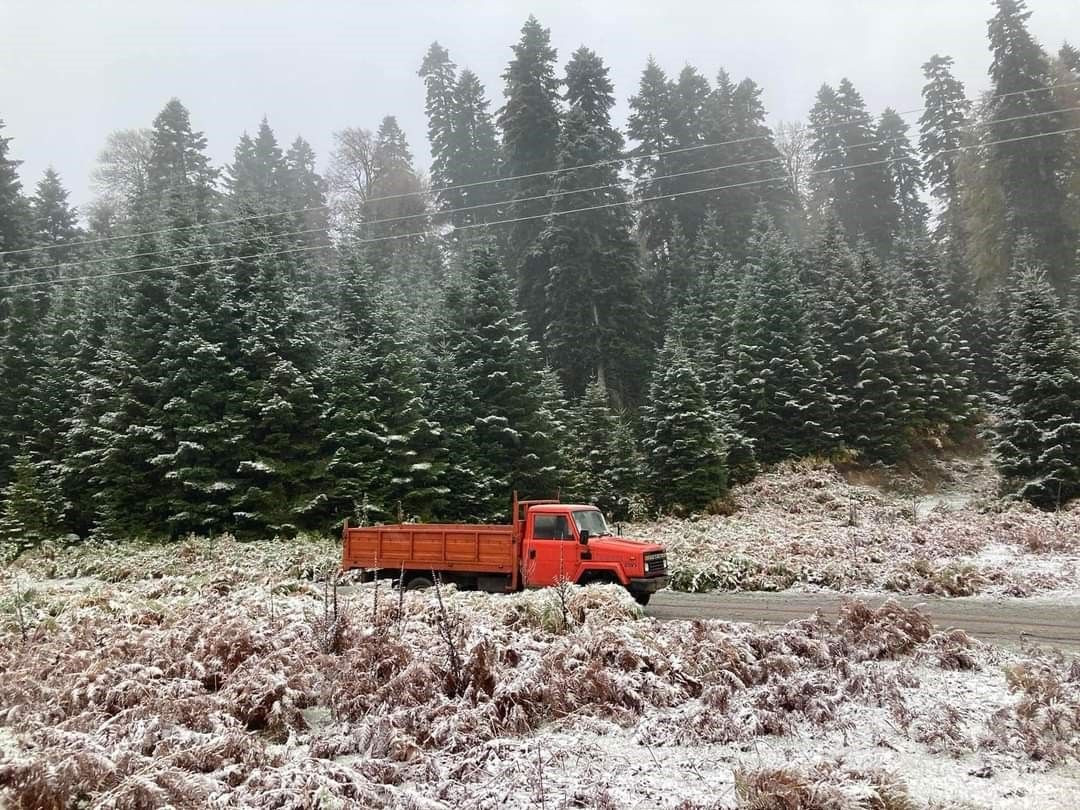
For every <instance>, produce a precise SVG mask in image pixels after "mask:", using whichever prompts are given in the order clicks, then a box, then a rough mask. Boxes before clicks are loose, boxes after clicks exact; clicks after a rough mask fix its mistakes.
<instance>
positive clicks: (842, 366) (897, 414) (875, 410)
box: [817, 250, 910, 463]
mask: <svg viewBox="0 0 1080 810" xmlns="http://www.w3.org/2000/svg"><path fill="white" fill-rule="evenodd" d="M817 332H818V336H819V338H820V340H821V342H822V345H821V351H822V352H824V353H825V354H823V357H824V363H823V365H824V367H825V371H826V374H827V378H828V380H829V386H830V388H831V393H832V396H833V402H834V404H835V407H836V415H837V419H838V422H839V425H840V430H841V436H842V438H843V440H844V444H845V445H846V446H847V447H848V448H850V449H851V450H854V451H856V452H857V453H858V454H859V455H860V456H861V457H862V458H864V459H868V460H871V461H877V460H880V461H884V462H886V463H891V462H894V461H896V460H898V459H899V458H901V457H902V456H903V454H904V452H905V451H906V449H907V442H908V429H909V424H910V414H909V409H908V404H907V403H906V402H905V401H904V393H905V392H906V391H908V390H909V386H910V383H909V375H910V370H909V367H908V364H907V358H906V347H905V345H904V342H903V333H902V329H901V326H900V324H899V323H898V319H897V316H896V313H895V312H894V311H893V309H892V307H891V304H890V302H889V300H888V296H887V293H886V288H885V283H884V279H883V277H882V274H881V271H880V269H879V267H878V264H877V262H876V260H875V259H874V258H873V256H872V255H870V254H869V253H868V252H867V251H866V250H863V251H860V255H859V256H858V260H857V261H845V262H844V265H843V266H842V274H840V275H838V276H836V277H835V278H833V279H832V280H831V282H830V285H829V289H828V293H827V296H826V297H825V298H824V299H823V308H822V310H821V311H820V312H819V314H818V316H817Z"/></svg>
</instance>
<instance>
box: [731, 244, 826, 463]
mask: <svg viewBox="0 0 1080 810" xmlns="http://www.w3.org/2000/svg"><path fill="white" fill-rule="evenodd" d="M753 250H754V254H755V255H754V257H753V258H752V259H751V261H750V263H749V264H748V265H747V267H746V269H745V271H744V272H743V286H742V290H741V293H740V295H739V302H738V307H737V309H736V311H735V319H734V334H733V337H732V343H733V347H732V360H731V382H730V388H729V391H728V396H729V397H730V402H731V411H732V412H733V413H734V415H735V417H736V420H737V426H738V428H739V430H740V431H741V432H743V433H744V434H746V435H747V436H748V437H749V438H751V439H752V440H753V442H754V449H755V452H756V456H757V458H759V459H760V460H762V461H765V462H775V461H780V460H781V459H785V458H795V457H799V456H805V455H809V454H811V453H815V452H825V451H828V450H829V449H830V448H832V447H833V446H834V445H835V439H836V436H835V434H834V433H833V432H832V424H833V415H832V404H831V402H830V399H829V396H828V393H827V391H826V390H825V387H824V385H823V382H822V372H821V367H820V366H819V365H818V362H817V360H816V359H815V358H814V356H813V353H812V350H811V346H810V342H809V339H808V336H807V333H806V324H805V321H804V317H805V313H804V312H803V311H802V307H801V303H802V298H801V295H800V291H799V289H798V287H797V284H796V280H795V273H794V265H793V261H792V256H791V248H790V247H789V246H788V244H787V243H786V241H785V240H784V239H783V237H782V236H781V235H780V234H779V233H778V232H777V231H776V230H775V228H770V229H768V230H765V231H764V232H763V233H761V234H759V235H758V236H757V237H756V238H755V240H754V247H753Z"/></svg>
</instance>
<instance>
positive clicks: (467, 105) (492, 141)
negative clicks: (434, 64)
mask: <svg viewBox="0 0 1080 810" xmlns="http://www.w3.org/2000/svg"><path fill="white" fill-rule="evenodd" d="M490 105H491V102H490V101H488V99H487V96H486V93H485V90H484V86H483V85H482V84H481V83H480V79H479V78H478V77H477V75H476V74H475V73H473V72H472V71H471V70H469V69H467V68H466V69H465V70H463V71H461V75H460V76H458V81H457V85H456V86H455V87H454V121H453V127H452V129H451V132H452V134H453V137H452V141H451V150H450V154H451V155H452V158H450V160H449V162H450V164H451V165H452V167H453V171H454V174H453V175H452V180H451V182H452V183H453V184H454V185H456V186H458V193H459V194H460V205H461V206H462V207H466V208H471V209H472V210H470V211H463V212H460V213H458V214H455V215H454V220H453V221H454V223H455V224H456V225H460V226H465V225H475V224H482V223H485V222H491V221H493V220H496V219H498V218H499V217H500V215H501V212H500V209H499V207H498V206H496V205H495V203H499V202H502V200H504V199H505V198H506V196H507V195H506V190H505V188H503V187H501V186H500V185H499V184H496V183H493V182H491V181H493V180H495V179H496V178H497V177H498V176H499V170H500V165H501V164H500V160H501V157H500V153H499V142H498V137H497V135H496V132H495V122H494V120H493V119H492V117H491V113H490V112H489V111H488V107H489V106H490ZM452 199H453V200H454V201H455V204H456V201H457V199H458V198H457V197H454V198H452Z"/></svg>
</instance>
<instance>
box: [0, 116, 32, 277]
mask: <svg viewBox="0 0 1080 810" xmlns="http://www.w3.org/2000/svg"><path fill="white" fill-rule="evenodd" d="M3 129H4V122H3V120H2V119H0V132H3ZM10 142H11V138H5V137H3V136H2V135H0V260H2V261H3V263H4V264H7V263H9V262H10V261H11V260H12V259H13V258H14V257H9V256H4V255H3V254H4V252H6V251H11V250H21V249H22V248H24V247H27V242H28V241H29V232H30V229H31V224H30V207H29V204H28V203H27V201H26V198H25V197H23V195H22V182H21V181H20V180H19V171H18V169H19V165H20V164H21V163H22V161H21V160H13V159H11V158H9V157H8V149H9V148H10V147H9V146H8V144H9V143H10Z"/></svg>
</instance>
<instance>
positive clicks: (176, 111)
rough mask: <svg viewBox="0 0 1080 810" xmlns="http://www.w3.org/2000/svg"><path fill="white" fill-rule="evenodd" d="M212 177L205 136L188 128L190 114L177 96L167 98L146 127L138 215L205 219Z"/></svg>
mask: <svg viewBox="0 0 1080 810" xmlns="http://www.w3.org/2000/svg"><path fill="white" fill-rule="evenodd" d="M216 178H217V172H216V171H215V170H214V169H213V168H212V167H211V166H210V159H209V158H208V157H207V156H206V137H205V136H204V135H203V133H201V132H196V131H194V130H192V128H191V118H190V115H189V114H188V111H187V108H185V107H184V105H183V104H181V103H180V101H179V99H175V98H174V99H171V100H170V101H169V103H168V104H166V105H165V107H164V108H163V109H162V111H161V112H160V113H158V115H157V117H156V118H155V119H154V124H153V127H152V129H151V131H150V163H149V167H148V177H147V201H146V202H145V203H143V204H142V205H140V208H141V209H142V210H141V213H142V215H143V216H144V217H149V218H150V221H153V220H155V219H157V220H159V221H162V220H163V221H164V222H165V224H167V225H170V226H183V225H191V224H194V223H196V222H206V221H207V220H208V219H209V217H210V214H211V212H212V209H213V206H214V201H215V191H214V182H215V180H216Z"/></svg>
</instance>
